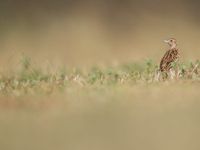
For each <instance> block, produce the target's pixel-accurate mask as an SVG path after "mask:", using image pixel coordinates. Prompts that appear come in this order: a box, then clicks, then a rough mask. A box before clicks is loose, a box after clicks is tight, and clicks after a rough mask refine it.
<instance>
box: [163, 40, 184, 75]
mask: <svg viewBox="0 0 200 150" xmlns="http://www.w3.org/2000/svg"><path fill="white" fill-rule="evenodd" d="M164 42H165V43H167V44H168V45H169V47H170V48H169V49H168V50H167V51H166V52H165V54H164V56H163V57H162V59H161V61H160V71H161V72H165V73H168V72H170V71H171V69H172V67H173V63H175V62H177V61H178V60H179V58H180V53H179V49H178V48H177V41H176V39H175V38H170V39H167V40H164Z"/></svg>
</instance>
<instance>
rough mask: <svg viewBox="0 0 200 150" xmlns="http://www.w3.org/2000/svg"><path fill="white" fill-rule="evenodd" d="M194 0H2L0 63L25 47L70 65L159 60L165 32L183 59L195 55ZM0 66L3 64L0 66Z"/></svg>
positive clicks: (199, 37)
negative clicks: (176, 41)
mask: <svg viewBox="0 0 200 150" xmlns="http://www.w3.org/2000/svg"><path fill="white" fill-rule="evenodd" d="M199 4H200V2H199V1H198V0H168V1H167V0H165V1H164V0H151V1H149V0H123V1H122V0H84V1H82V0H59V1H55V0H29V1H26V0H18V1H15V0H1V1H0V24H1V25H0V33H1V34H0V63H6V65H11V66H12V65H13V64H15V65H16V61H15V59H16V60H18V59H19V56H20V55H21V54H22V53H23V54H25V55H27V56H31V58H32V59H34V60H35V61H36V62H38V63H40V64H43V63H44V62H45V61H50V62H51V63H52V64H65V65H69V66H87V65H94V64H99V63H113V62H118V63H121V62H130V61H138V60H143V59H147V58H151V59H154V60H155V61H156V62H159V60H160V57H161V56H162V55H163V53H164V52H165V49H166V48H167V45H165V44H164V43H163V42H162V41H163V40H164V39H166V38H169V37H174V38H176V39H177V40H178V44H179V48H180V49H181V54H182V59H183V60H184V59H190V60H193V59H198V58H199V57H200V51H199V48H198V45H199V43H200V30H199V25H200V20H199V17H200V10H199V9H198V6H199ZM1 68H2V67H1Z"/></svg>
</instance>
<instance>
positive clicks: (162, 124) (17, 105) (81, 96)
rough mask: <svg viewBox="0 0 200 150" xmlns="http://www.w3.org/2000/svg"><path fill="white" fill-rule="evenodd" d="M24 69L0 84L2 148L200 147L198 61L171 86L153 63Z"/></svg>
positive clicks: (27, 63)
mask: <svg viewBox="0 0 200 150" xmlns="http://www.w3.org/2000/svg"><path fill="white" fill-rule="evenodd" d="M21 64H22V65H21V67H19V68H21V69H20V70H18V71H16V72H15V73H13V74H12V75H10V76H3V74H2V76H1V79H0V107H1V113H0V122H1V124H0V133H1V136H0V149H3V150H23V149H24V150H25V149H29V150H35V149H37V150H55V149H58V150H63V149H69V150H80V149H82V150H86V149H87V150H88V149H89V150H90V149H91V150H101V149H104V150H114V149H115V150H118V149H119V150H120V149H127V150H129V149H139V150H145V149H149V150H160V149H162V150H169V149H170V150H177V149H181V150H188V149H191V150H197V149H199V148H200V145H199V142H198V139H199V138H200V136H199V133H200V130H199V125H200V120H199V119H198V118H199V110H200V109H199V104H200V103H199V96H200V94H199V88H200V82H199V81H200V72H199V71H200V70H199V69H200V68H199V67H197V64H198V61H197V62H195V63H181V64H179V65H176V66H175V68H178V70H179V73H180V76H179V78H178V79H175V80H170V79H167V80H165V81H155V80H154V79H155V78H154V77H155V72H156V69H157V65H156V64H155V63H154V62H153V61H151V60H148V61H145V62H141V63H129V64H123V65H118V66H114V67H113V66H111V67H109V66H107V67H98V66H96V67H93V68H91V69H86V70H85V69H62V70H60V71H57V72H55V73H48V71H44V70H41V69H38V68H37V67H35V66H34V65H32V63H31V60H30V59H28V58H23V60H22V63H21Z"/></svg>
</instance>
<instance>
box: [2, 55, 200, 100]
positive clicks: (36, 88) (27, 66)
mask: <svg viewBox="0 0 200 150" xmlns="http://www.w3.org/2000/svg"><path fill="white" fill-rule="evenodd" d="M199 64H200V63H199V61H196V62H186V63H179V64H174V68H175V70H176V73H177V74H178V78H176V79H175V80H170V79H166V80H159V81H158V80H156V79H155V77H156V75H157V73H158V65H157V64H156V63H154V62H153V61H152V60H147V61H144V62H141V63H129V64H122V65H118V66H114V67H113V66H107V67H98V66H94V67H92V68H91V69H87V70H85V69H76V68H73V69H60V70H58V71H56V72H54V73H49V72H48V71H43V70H42V69H39V68H36V67H34V66H33V65H32V63H31V59H30V58H27V57H23V59H22V60H21V67H20V68H21V69H20V70H18V71H16V72H15V73H13V74H11V75H9V76H7V75H6V76H5V75H3V74H2V75H1V77H0V93H1V94H6V95H15V96H20V95H24V94H29V93H32V94H33V93H35V94H37V93H44V94H45V93H46V94H52V93H53V92H54V91H55V90H56V91H63V90H64V89H66V88H70V87H73V86H80V87H98V86H105V87H107V86H121V85H135V84H136V85H137V84H157V83H161V84H162V83H163V82H171V81H177V82H187V81H191V82H199V81H200V66H199Z"/></svg>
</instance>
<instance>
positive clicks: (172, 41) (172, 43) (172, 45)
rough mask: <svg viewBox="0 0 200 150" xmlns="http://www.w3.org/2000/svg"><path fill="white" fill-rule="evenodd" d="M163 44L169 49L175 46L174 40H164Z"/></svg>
mask: <svg viewBox="0 0 200 150" xmlns="http://www.w3.org/2000/svg"><path fill="white" fill-rule="evenodd" d="M164 42H165V43H167V44H168V45H169V46H170V48H171V49H173V48H175V47H176V46H177V43H176V39H174V38H170V39H168V40H164Z"/></svg>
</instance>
